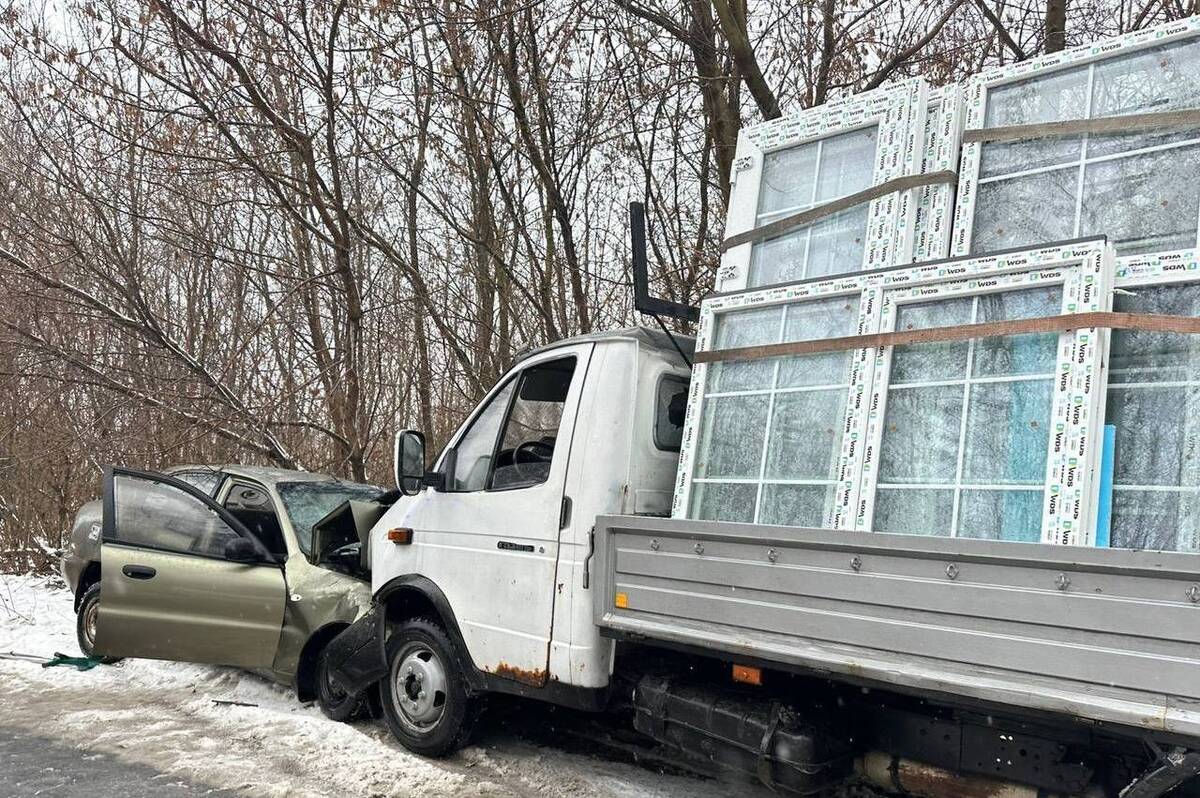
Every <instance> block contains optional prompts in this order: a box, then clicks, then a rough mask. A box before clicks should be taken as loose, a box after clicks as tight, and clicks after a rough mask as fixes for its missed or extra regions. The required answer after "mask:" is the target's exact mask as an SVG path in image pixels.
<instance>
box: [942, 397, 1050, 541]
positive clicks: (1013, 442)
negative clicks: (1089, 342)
mask: <svg viewBox="0 0 1200 798" xmlns="http://www.w3.org/2000/svg"><path fill="white" fill-rule="evenodd" d="M1052 390H1053V381H1052V380H1038V381H1036V382H1033V381H1025V380H1021V381H1019V382H993V383H984V384H982V385H979V384H976V385H972V386H971V397H970V401H969V403H968V405H967V435H966V443H965V445H966V452H965V458H964V462H963V481H965V482H973V483H989V484H993V485H1041V484H1042V483H1043V482H1044V481H1045V479H1046V450H1047V447H1048V446H1049V443H1050V440H1049V430H1048V428H1049V423H1050V402H1051V393H1052ZM1038 495H1039V496H1040V495H1041V494H1040V493H1039V494H1038ZM1039 528H1040V525H1039Z"/></svg>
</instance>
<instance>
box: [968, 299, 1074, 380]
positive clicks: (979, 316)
mask: <svg viewBox="0 0 1200 798" xmlns="http://www.w3.org/2000/svg"><path fill="white" fill-rule="evenodd" d="M1060 313H1062V288H1061V286H1053V287H1047V288H1030V289H1026V290H1023V291H1005V292H1003V293H999V294H985V295H984V296H981V297H979V309H978V311H977V313H976V317H975V320H976V321H978V322H980V323H983V322H991V321H1006V320H1010V319H1033V318H1038V317H1042V316H1057V315H1059V314H1060ZM1057 349H1058V335H1056V334H1054V333H1046V334H1037V333H1033V334H1029V335H1006V336H1001V337H998V338H980V339H979V340H978V341H977V342H976V344H975V360H974V366H973V373H974V374H975V376H977V377H999V376H1010V375H1017V374H1048V373H1052V372H1053V371H1054V361H1055V355H1056V353H1057Z"/></svg>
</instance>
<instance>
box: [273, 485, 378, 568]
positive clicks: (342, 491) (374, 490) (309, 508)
mask: <svg viewBox="0 0 1200 798" xmlns="http://www.w3.org/2000/svg"><path fill="white" fill-rule="evenodd" d="M275 490H276V491H277V492H278V493H279V498H280V499H282V500H283V506H284V509H286V510H287V514H288V518H290V519H291V521H292V529H293V530H295V532H296V542H297V543H299V544H300V548H301V549H303V550H304V553H305V554H308V553H309V549H310V548H311V547H312V528H313V524H315V523H317V522H318V521H320V520H321V519H322V518H324V517H325V516H327V515H329V513H330V511H332V510H333V509H334V508H335V507H337V506H338V505H339V504H341V503H342V502H344V501H346V500H347V499H356V500H358V501H372V500H373V499H376V498H378V497H379V496H382V495H383V492H384V491H383V488H379V487H376V486H375V485H363V484H361V483H358V482H280V483H278V484H277V485H276V486H275Z"/></svg>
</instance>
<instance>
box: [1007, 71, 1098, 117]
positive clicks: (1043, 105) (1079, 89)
mask: <svg viewBox="0 0 1200 798" xmlns="http://www.w3.org/2000/svg"><path fill="white" fill-rule="evenodd" d="M1087 72H1088V67H1087V66H1080V67H1074V68H1072V69H1064V70H1062V71H1061V72H1053V73H1049V74H1046V75H1040V76H1037V77H1032V78H1026V79H1025V80H1022V81H1018V82H1016V83H1010V84H1008V85H1006V86H1001V87H999V88H995V89H991V90H990V91H988V94H987V115H986V117H985V119H986V121H985V122H984V127H1001V126H1006V125H1030V124H1033V123H1035V122H1057V121H1062V120H1066V119H1082V118H1083V117H1084V116H1086V115H1087V83H1088V74H1087Z"/></svg>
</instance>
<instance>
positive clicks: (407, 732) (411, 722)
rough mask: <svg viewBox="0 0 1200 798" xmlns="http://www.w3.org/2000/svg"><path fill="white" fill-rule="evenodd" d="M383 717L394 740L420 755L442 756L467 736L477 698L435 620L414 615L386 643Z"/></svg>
mask: <svg viewBox="0 0 1200 798" xmlns="http://www.w3.org/2000/svg"><path fill="white" fill-rule="evenodd" d="M387 661H388V672H387V676H385V677H384V679H383V682H382V685H381V695H380V697H381V699H382V703H383V718H384V720H385V721H386V722H387V725H388V728H389V729H391V731H392V734H394V735H395V736H396V739H397V740H399V741H400V743H401V744H402V745H403V746H404V747H405V748H407V749H408V750H410V751H412V752H414V753H417V754H422V755H424V756H433V757H439V756H446V755H447V754H451V753H453V752H455V751H457V750H458V749H459V748H462V747H463V746H464V745H465V744H466V742H467V739H468V738H469V737H470V735H471V729H472V728H473V727H474V725H475V718H476V717H477V716H478V707H479V702H478V700H477V699H475V698H474V697H472V696H471V694H470V693H469V692H468V691H467V684H466V679H465V677H464V675H463V673H462V671H461V669H460V668H459V666H458V658H457V657H456V656H455V653H454V644H453V643H452V642H450V638H449V637H448V636H447V635H446V632H445V631H444V630H443V629H442V627H441V626H439V625H438V624H437V623H436V622H434V621H431V620H429V619H428V618H414V619H412V620H410V621H406V622H405V623H404V624H403V625H402V626H400V628H399V629H397V630H396V631H395V632H394V633H393V634H392V636H391V637H390V638H388V642H387Z"/></svg>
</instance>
